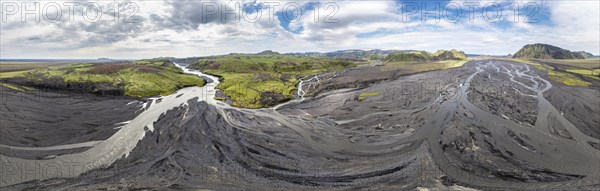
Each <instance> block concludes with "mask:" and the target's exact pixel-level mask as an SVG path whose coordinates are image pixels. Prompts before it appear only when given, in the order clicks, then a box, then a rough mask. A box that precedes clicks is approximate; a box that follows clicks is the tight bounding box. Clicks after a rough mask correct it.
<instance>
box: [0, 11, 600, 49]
mask: <svg viewBox="0 0 600 191" xmlns="http://www.w3.org/2000/svg"><path fill="white" fill-rule="evenodd" d="M102 2H104V1H101V2H99V3H100V4H102ZM133 2H134V3H136V4H137V5H139V12H138V13H137V15H138V16H139V17H137V18H138V19H139V20H140V22H139V23H123V22H117V23H115V22H113V21H112V19H113V17H111V16H110V11H108V10H104V11H105V12H106V13H105V15H108V16H106V17H105V18H104V19H103V20H104V21H103V22H98V23H90V22H86V21H85V20H84V19H83V18H82V17H81V16H79V17H76V18H77V19H76V20H75V22H73V23H71V22H67V21H65V22H59V23H49V22H44V21H42V22H40V23H35V22H26V23H21V22H20V17H17V16H15V15H11V16H10V17H7V19H8V22H7V23H0V26H1V27H2V28H1V32H2V35H1V37H0V40H1V41H2V44H1V46H0V50H1V51H2V53H1V57H2V58H19V57H22V58H36V57H37V58H41V57H46V58H51V57H54V58H69V57H70V58H74V57H77V58H82V57H88V58H89V57H92V58H93V57H114V58H148V57H158V56H177V57H184V56H201V55H214V54H227V53H231V52H246V53H251V52H259V51H262V50H266V49H271V50H274V51H280V52H303V51H331V50H339V49H351V48H352V49H353V48H358V49H370V48H380V49H423V50H431V51H432V50H436V49H441V48H444V49H450V48H457V49H462V50H465V51H467V52H469V53H487V54H508V53H514V52H515V51H516V50H518V49H519V48H520V47H521V46H523V45H525V44H527V43H538V42H539V43H548V44H553V45H557V46H560V47H563V48H567V49H572V50H585V51H589V52H591V53H593V54H600V47H599V46H600V45H599V44H600V39H599V38H600V37H599V36H600V21H599V19H600V13H599V9H598V7H600V2H598V1H581V2H577V1H551V2H545V3H544V4H543V7H544V8H547V11H549V12H550V14H549V15H537V16H538V17H537V18H539V17H544V16H548V18H541V19H543V20H544V21H547V22H544V23H538V24H535V23H533V24H531V23H523V22H518V23H512V15H509V12H503V15H504V17H503V19H504V20H503V21H505V22H504V23H503V24H498V23H489V22H486V21H485V20H483V18H481V17H478V18H476V20H475V22H473V23H470V22H458V23H451V22H448V21H445V20H444V19H442V20H441V22H439V23H436V22H433V20H432V19H429V20H428V22H427V23H422V22H421V21H420V20H419V19H412V20H411V21H410V22H402V17H401V15H400V14H399V13H398V10H399V8H400V7H399V5H398V4H396V3H395V2H393V1H368V2H360V1H336V2H335V3H336V4H337V6H338V7H337V8H338V12H336V14H335V15H334V17H333V19H337V20H338V22H333V23H326V22H323V19H325V16H326V15H328V14H329V13H330V12H329V11H331V10H332V9H329V10H325V9H324V8H323V7H322V6H321V7H320V9H319V13H320V17H319V19H320V20H319V21H320V22H315V21H314V19H315V18H314V14H315V11H314V10H311V11H307V10H305V11H304V14H303V15H302V17H301V18H302V19H301V20H299V21H298V22H295V23H291V24H290V28H292V29H296V30H298V31H299V33H292V32H290V31H287V30H285V29H284V28H283V27H281V26H280V24H281V23H280V21H279V20H278V19H277V17H275V16H274V15H272V14H271V12H269V11H268V10H263V11H262V12H255V13H252V14H250V15H248V18H254V17H255V16H258V15H260V19H259V20H258V21H257V22H248V21H246V20H244V19H243V18H242V19H241V20H240V22H235V20H233V21H232V20H228V22H217V21H214V20H210V19H205V20H203V16H205V15H202V14H201V12H200V13H199V11H201V10H202V7H201V5H200V4H199V3H198V1H192V2H180V1H177V2H161V1H133ZM228 2H229V1H228ZM245 2H253V1H241V3H245ZM265 2H269V3H272V2H274V1H256V3H265ZM3 3H4V2H3ZM278 3H279V6H277V7H276V9H275V11H282V8H283V7H284V6H283V5H285V4H286V3H290V2H287V1H279V2H278ZM298 3H299V4H301V5H303V6H304V5H305V4H306V3H307V2H298ZM521 3H522V2H521ZM321 5H324V2H323V3H321ZM180 7H186V8H180ZM329 8H332V7H329ZM64 11H66V10H63V12H64ZM507 11H508V10H507ZM63 17H64V16H63ZM123 17H124V15H121V18H123ZM219 18H221V17H219ZM222 18H225V17H222ZM269 18H274V19H273V20H270V19H269ZM506 21H508V22H506ZM370 33H374V34H375V35H371V36H368V35H367V37H363V38H359V37H357V35H359V34H363V35H364V34H370Z"/></svg>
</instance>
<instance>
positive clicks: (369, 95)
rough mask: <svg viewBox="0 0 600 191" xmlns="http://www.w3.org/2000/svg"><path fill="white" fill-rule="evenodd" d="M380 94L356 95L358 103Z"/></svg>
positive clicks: (363, 93) (366, 93)
mask: <svg viewBox="0 0 600 191" xmlns="http://www.w3.org/2000/svg"><path fill="white" fill-rule="evenodd" d="M379 94H381V92H362V93H360V94H359V95H358V101H363V100H365V99H367V98H368V97H371V96H376V95H379Z"/></svg>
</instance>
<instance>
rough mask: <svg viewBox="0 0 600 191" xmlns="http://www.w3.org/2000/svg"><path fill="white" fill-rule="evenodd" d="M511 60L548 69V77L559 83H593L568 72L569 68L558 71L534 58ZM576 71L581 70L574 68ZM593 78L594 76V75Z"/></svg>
mask: <svg viewBox="0 0 600 191" xmlns="http://www.w3.org/2000/svg"><path fill="white" fill-rule="evenodd" d="M509 60H510V61H514V62H519V63H523V64H527V65H531V66H533V67H535V68H537V69H538V70H540V71H546V73H547V74H548V78H549V79H550V80H552V81H554V82H557V83H562V84H565V85H568V86H589V85H592V83H590V82H587V81H585V80H582V79H580V78H579V77H577V76H575V75H573V74H569V73H568V72H570V71H569V69H567V70H566V71H567V72H561V71H557V70H555V69H554V68H552V67H550V66H547V65H545V64H543V63H540V62H536V61H533V60H526V59H509ZM572 71H575V72H573V73H577V72H578V71H580V70H572ZM592 78H593V77H592Z"/></svg>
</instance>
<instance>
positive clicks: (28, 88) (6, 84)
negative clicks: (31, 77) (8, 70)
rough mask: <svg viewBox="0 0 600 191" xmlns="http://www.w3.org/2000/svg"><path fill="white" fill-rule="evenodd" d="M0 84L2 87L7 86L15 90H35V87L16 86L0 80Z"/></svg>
mask: <svg viewBox="0 0 600 191" xmlns="http://www.w3.org/2000/svg"><path fill="white" fill-rule="evenodd" d="M0 86H4V87H7V88H8V89H12V90H17V91H33V90H35V88H31V87H27V86H18V85H13V84H8V83H2V82H0Z"/></svg>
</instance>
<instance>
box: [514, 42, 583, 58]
mask: <svg viewBox="0 0 600 191" xmlns="http://www.w3.org/2000/svg"><path fill="white" fill-rule="evenodd" d="M591 57H594V55H592V54H591V53H589V52H585V51H570V50H567V49H563V48H560V47H557V46H553V45H549V44H541V43H537V44H528V45H525V46H523V48H521V49H520V50H519V51H517V52H516V53H515V54H514V55H513V58H535V59H586V58H591Z"/></svg>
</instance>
